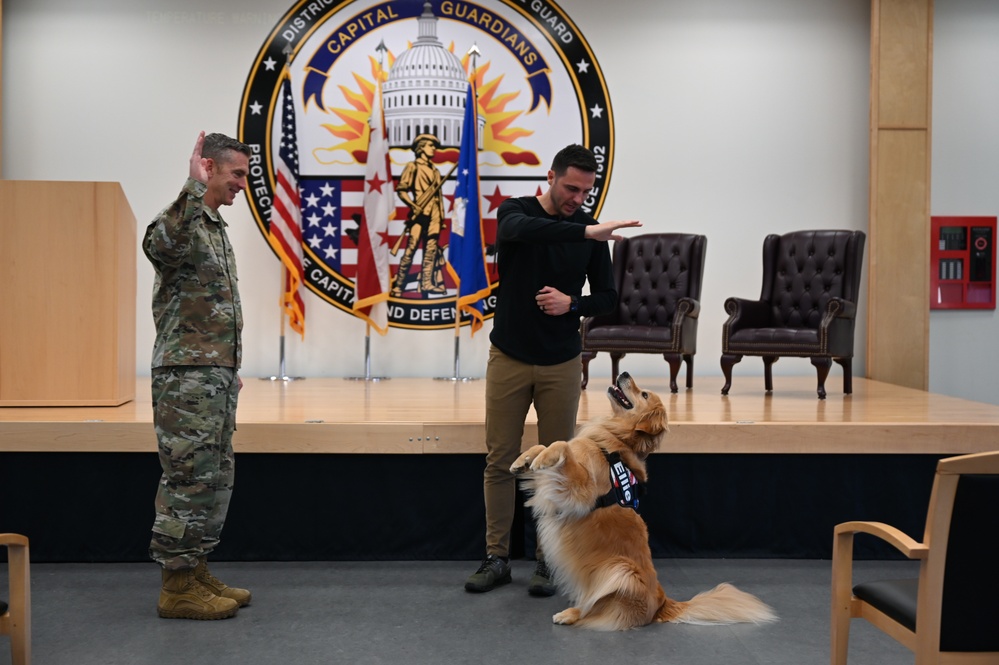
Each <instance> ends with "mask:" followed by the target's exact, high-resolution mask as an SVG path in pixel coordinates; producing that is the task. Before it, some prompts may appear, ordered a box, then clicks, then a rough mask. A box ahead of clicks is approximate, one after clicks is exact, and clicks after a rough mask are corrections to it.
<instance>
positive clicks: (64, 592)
mask: <svg viewBox="0 0 999 665" xmlns="http://www.w3.org/2000/svg"><path fill="white" fill-rule="evenodd" d="M477 566H478V562H475V561H457V562H456V561H446V562H305V563H294V562H253V563H235V562H229V563H227V562H217V563H213V565H212V570H213V572H214V573H215V574H216V575H217V576H218V577H220V578H222V579H223V580H224V581H226V582H227V583H229V584H231V585H233V586H243V587H246V588H249V589H250V590H251V591H252V592H253V603H252V604H251V605H250V606H249V607H246V608H243V609H241V610H240V612H239V614H238V615H237V616H236V617H234V618H232V619H228V620H224V621H187V620H167V619H160V618H158V617H157V615H156V598H157V594H158V590H159V577H160V576H159V571H158V569H157V568H156V566H155V565H153V564H152V563H149V564H134V563H133V564H33V566H32V604H33V612H32V617H33V648H34V661H33V662H34V664H35V665H91V664H93V665H119V664H120V665H142V664H145V663H149V664H155V665H174V664H176V665H195V664H197V663H211V664H215V665H228V664H233V665H236V664H239V665H256V664H260V665H263V664H267V665H272V664H275V663H278V664H282V665H311V664H313V663H315V664H320V663H322V664H325V663H335V664H339V663H345V664H346V663H350V664H354V663H356V664H359V665H367V664H370V665H381V664H403V665H421V664H430V663H433V664H448V665H450V664H453V663H459V664H464V663H468V664H473V665H489V664H492V663H496V664H502V665H515V664H528V665H530V664H534V663H546V664H547V663H555V664H559V663H566V664H572V665H590V664H592V665H639V664H644V663H675V664H685V665H699V664H708V663H710V664H713V665H714V664H717V665H721V664H725V665H813V664H814V665H827V663H828V662H829V578H830V563H829V562H828V561H815V560H808V561H801V560H758V559H725V560H718V559H662V560H657V561H656V568H657V571H658V574H659V579H660V582H661V583H662V584H663V587H664V588H665V589H666V592H667V594H669V595H670V596H671V597H673V598H677V599H679V600H686V599H687V598H689V597H691V596H693V595H694V594H696V593H698V592H700V591H703V590H705V589H708V588H711V587H713V586H714V585H715V584H717V583H718V582H725V581H727V582H732V583H733V584H735V585H736V586H738V587H740V588H741V589H743V590H745V591H749V592H751V593H754V594H756V595H757V596H759V597H760V598H761V599H763V600H764V601H765V602H767V603H769V604H770V605H771V606H773V607H774V608H775V609H776V610H777V613H778V614H779V615H780V621H779V622H778V623H774V624H770V625H763V626H755V625H735V626H691V625H674V624H663V625H654V626H648V627H645V628H641V629H637V630H632V631H627V632H620V633H598V632H591V631H587V630H584V629H580V628H572V627H567V626H557V625H553V624H552V622H551V616H552V614H554V613H555V612H558V611H560V610H562V609H564V608H565V607H567V600H566V599H565V598H564V597H562V596H558V595H557V596H554V597H552V598H533V597H530V596H528V594H527V592H526V586H527V580H528V579H529V578H530V575H531V573H532V571H533V566H534V564H533V562H532V561H523V560H521V561H514V562H513V578H514V579H513V583H511V584H509V585H506V586H502V587H499V588H498V589H496V590H494V591H491V592H489V593H486V594H471V593H467V592H466V591H465V590H464V588H463V584H464V580H465V578H466V577H467V576H468V575H469V574H471V573H473V572H475V569H476V567H477ZM5 568H6V566H5V564H0V569H3V573H4V577H3V578H2V579H3V581H2V582H0V595H3V594H4V593H5V591H6V589H5V585H6V570H5ZM915 572H916V569H915V568H914V567H913V564H912V563H911V562H907V561H866V562H858V563H857V571H856V573H855V581H861V580H864V579H878V578H889V577H896V576H902V577H907V576H913V575H915ZM9 662H10V652H9V649H8V648H7V644H6V639H5V638H0V665H7V664H8V663H9ZM912 662H913V658H912V655H911V654H910V653H909V652H908V651H907V650H906V649H905V648H904V647H902V646H901V645H899V644H897V643H896V642H894V641H893V640H891V639H890V638H888V637H886V636H885V635H883V634H882V633H880V632H879V631H877V630H876V629H874V628H872V627H871V626H870V625H868V624H867V623H866V622H864V621H860V620H854V621H853V626H852V629H851V642H850V663H851V665H865V664H869V665H896V664H902V663H905V664H906V665H910V664H911V663H912Z"/></svg>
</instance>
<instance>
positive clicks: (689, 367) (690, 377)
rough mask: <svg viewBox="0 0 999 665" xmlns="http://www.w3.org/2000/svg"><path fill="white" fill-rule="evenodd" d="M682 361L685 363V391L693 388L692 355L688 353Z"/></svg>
mask: <svg viewBox="0 0 999 665" xmlns="http://www.w3.org/2000/svg"><path fill="white" fill-rule="evenodd" d="M683 359H684V360H685V361H686V362H687V390H691V389H692V388H693V387H694V354H692V353H688V354H686V355H684V356H683Z"/></svg>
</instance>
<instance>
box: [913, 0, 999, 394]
mask: <svg viewBox="0 0 999 665" xmlns="http://www.w3.org/2000/svg"><path fill="white" fill-rule="evenodd" d="M997 37H999V4H997V3H995V2H993V1H992V0H946V1H945V2H937V3H936V15H935V17H934V39H933V47H934V52H933V174H932V176H933V181H932V184H931V188H932V189H931V192H930V194H931V204H930V206H931V210H932V214H934V215H987V216H989V217H993V216H995V215H997V214H999V84H997V81H996V72H997V71H999V38H997ZM997 339H999V317H997V316H996V312H995V311H994V310H980V311H975V310H967V311H962V310H932V311H931V312H930V390H931V391H932V392H937V393H943V394H946V395H953V396H955V397H963V398H965V399H973V400H977V401H980V402H990V403H992V404H999V381H997V380H996V377H997V376H999V354H997V353H996V340H997Z"/></svg>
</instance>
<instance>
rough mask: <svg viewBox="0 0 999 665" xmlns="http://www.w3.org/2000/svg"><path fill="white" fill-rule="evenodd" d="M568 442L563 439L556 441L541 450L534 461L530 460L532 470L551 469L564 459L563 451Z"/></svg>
mask: <svg viewBox="0 0 999 665" xmlns="http://www.w3.org/2000/svg"><path fill="white" fill-rule="evenodd" d="M566 448H568V444H567V443H566V442H565V441H556V442H555V443H553V444H551V445H550V446H548V447H547V448H545V449H544V450H543V451H541V452H540V453H539V454H538V456H537V457H535V458H534V461H533V462H531V470H532V471H541V470H542V469H551V468H552V467H556V466H558V465H559V464H561V463H562V462H564V461H565V452H566Z"/></svg>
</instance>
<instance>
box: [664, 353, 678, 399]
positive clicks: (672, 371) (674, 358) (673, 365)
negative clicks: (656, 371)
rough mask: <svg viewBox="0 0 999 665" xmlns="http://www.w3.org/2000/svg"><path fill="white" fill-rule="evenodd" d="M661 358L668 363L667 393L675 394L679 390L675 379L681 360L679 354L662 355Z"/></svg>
mask: <svg viewBox="0 0 999 665" xmlns="http://www.w3.org/2000/svg"><path fill="white" fill-rule="evenodd" d="M663 358H664V359H665V360H666V362H668V363H669V391H670V392H671V393H675V392H677V391H678V390H679V389H678V388H677V385H676V377H677V375H678V374H679V373H680V365H682V364H683V358H682V357H680V354H679V353H664V354H663Z"/></svg>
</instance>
